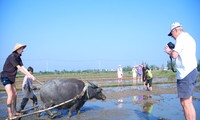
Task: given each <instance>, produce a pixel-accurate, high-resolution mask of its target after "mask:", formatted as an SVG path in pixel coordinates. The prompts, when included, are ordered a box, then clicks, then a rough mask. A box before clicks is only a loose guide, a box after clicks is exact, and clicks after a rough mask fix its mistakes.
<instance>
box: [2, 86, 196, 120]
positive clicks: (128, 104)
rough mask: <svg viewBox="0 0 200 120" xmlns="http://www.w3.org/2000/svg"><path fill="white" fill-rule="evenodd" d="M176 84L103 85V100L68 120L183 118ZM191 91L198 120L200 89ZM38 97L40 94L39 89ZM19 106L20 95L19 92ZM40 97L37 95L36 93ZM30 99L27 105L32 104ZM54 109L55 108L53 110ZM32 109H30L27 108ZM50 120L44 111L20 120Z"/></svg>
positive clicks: (60, 117)
mask: <svg viewBox="0 0 200 120" xmlns="http://www.w3.org/2000/svg"><path fill="white" fill-rule="evenodd" d="M175 86H176V85H175V84H164V85H163V84H162V85H154V86H153V91H152V92H150V91H146V90H145V89H143V86H128V87H113V88H112V87H110V88H104V93H105V94H106V96H107V100H106V101H97V100H91V101H87V102H86V104H85V105H84V106H83V107H82V109H81V114H80V115H77V114H76V113H74V114H73V116H72V118H71V120H158V119H160V120H174V119H177V120H183V119H184V114H183V112H182V107H181V106H180V103H179V99H178V98H177V95H176V87H175ZM199 86H200V85H199V84H198V87H197V88H198V89H196V90H195V92H194V100H193V103H194V106H195V109H196V114H197V120H200V90H199ZM36 93H37V96H38V95H39V93H38V92H36ZM18 96H19V97H18V105H19V103H20V102H21V98H22V94H21V92H18ZM38 98H39V96H38ZM5 103H6V94H5V92H0V119H2V120H3V119H5V118H6V116H7V109H6V106H5ZM31 106H32V103H31V101H29V103H28V105H27V106H26V107H31ZM53 111H56V109H54V110H53ZM29 112H32V111H29ZM59 112H60V113H61V114H60V115H58V116H57V117H56V119H57V120H65V119H67V113H68V112H67V110H59ZM35 119H38V120H42V119H45V120H46V119H49V118H48V116H47V114H46V113H42V114H41V117H40V118H38V117H36V116H34V115H33V116H30V117H24V118H22V120H35Z"/></svg>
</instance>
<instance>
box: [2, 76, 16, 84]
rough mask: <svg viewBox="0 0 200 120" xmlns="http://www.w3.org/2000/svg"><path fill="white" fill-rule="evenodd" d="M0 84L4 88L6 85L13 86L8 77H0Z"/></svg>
mask: <svg viewBox="0 0 200 120" xmlns="http://www.w3.org/2000/svg"><path fill="white" fill-rule="evenodd" d="M1 82H2V84H3V86H6V85H7V84H13V83H14V82H12V81H11V80H10V79H9V78H8V77H1Z"/></svg>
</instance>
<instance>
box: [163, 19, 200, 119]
mask: <svg viewBox="0 0 200 120" xmlns="http://www.w3.org/2000/svg"><path fill="white" fill-rule="evenodd" d="M168 36H171V37H172V38H174V39H175V40H176V44H175V48H174V49H170V48H169V46H168V45H166V46H165V50H164V51H165V52H166V53H167V54H169V55H170V56H171V57H172V58H174V59H176V71H177V93H178V97H179V98H180V103H181V105H182V107H183V111H184V115H185V119H186V120H196V111H195V108H194V105H193V102H192V93H193V91H194V88H195V85H196V82H197V80H198V71H197V59H196V42H195V40H194V39H193V38H192V37H191V36H190V35H189V34H188V33H186V32H184V31H183V27H182V25H181V24H180V23H178V22H175V23H173V24H172V25H171V28H170V33H169V34H168Z"/></svg>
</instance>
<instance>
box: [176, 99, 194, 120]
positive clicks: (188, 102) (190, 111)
mask: <svg viewBox="0 0 200 120" xmlns="http://www.w3.org/2000/svg"><path fill="white" fill-rule="evenodd" d="M180 102H181V105H182V107H183V110H184V115H185V119H186V120H196V111H195V108H194V106H193V103H192V96H191V97H190V98H189V99H184V98H180Z"/></svg>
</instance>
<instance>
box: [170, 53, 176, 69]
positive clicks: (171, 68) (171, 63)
mask: <svg viewBox="0 0 200 120" xmlns="http://www.w3.org/2000/svg"><path fill="white" fill-rule="evenodd" d="M170 60H171V70H172V71H173V72H176V71H175V70H174V67H173V62H172V57H171V56H170Z"/></svg>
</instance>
